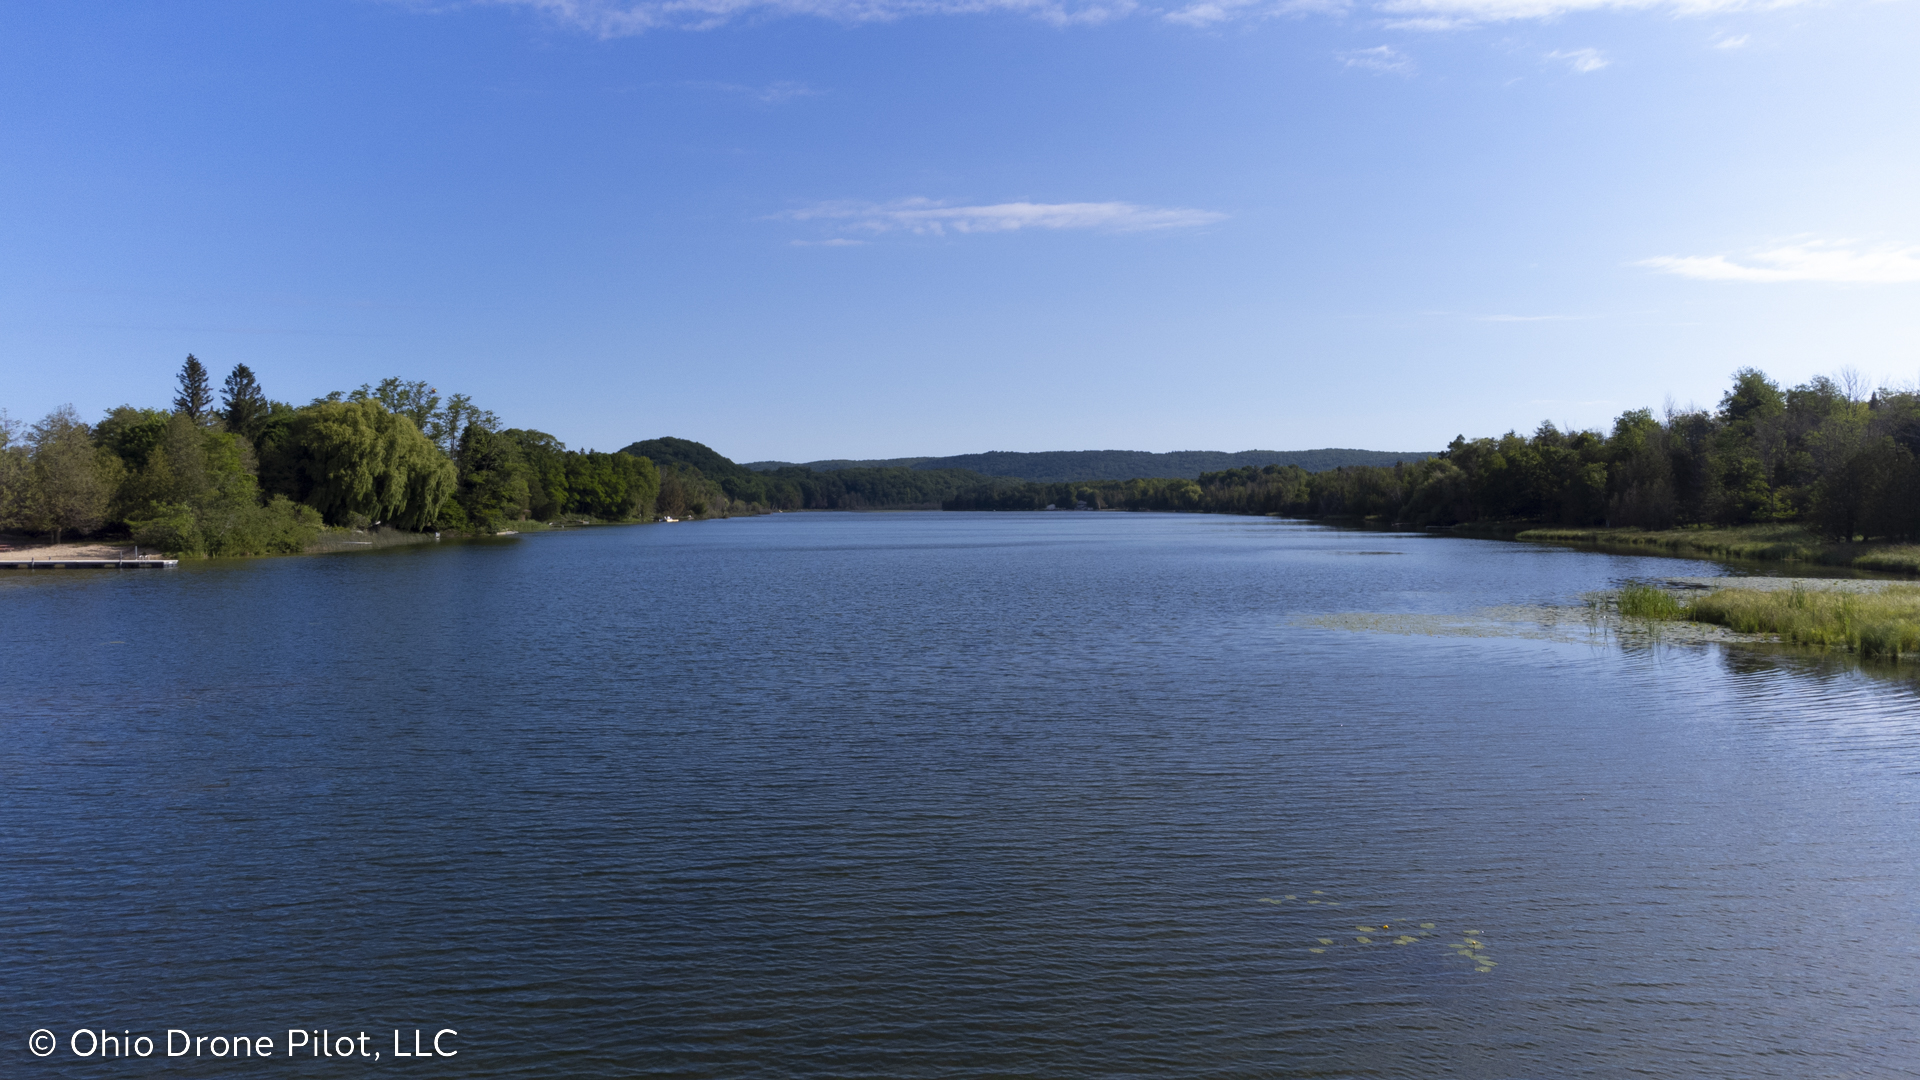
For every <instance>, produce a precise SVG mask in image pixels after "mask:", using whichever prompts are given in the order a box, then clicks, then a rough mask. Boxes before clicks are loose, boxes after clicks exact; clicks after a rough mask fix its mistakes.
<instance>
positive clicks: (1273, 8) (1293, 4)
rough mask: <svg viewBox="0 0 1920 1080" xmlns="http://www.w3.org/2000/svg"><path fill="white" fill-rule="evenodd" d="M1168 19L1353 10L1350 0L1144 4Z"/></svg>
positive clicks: (1201, 22)
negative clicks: (1158, 6) (1178, 4)
mask: <svg viewBox="0 0 1920 1080" xmlns="http://www.w3.org/2000/svg"><path fill="white" fill-rule="evenodd" d="M1143 8H1144V10H1146V11H1156V10H1158V11H1159V13H1160V17H1161V18H1163V19H1165V20H1167V21H1168V22H1176V23H1183V24H1185V25H1187V26H1214V25H1217V24H1220V23H1227V22H1239V21H1243V20H1250V19H1271V18H1275V17H1278V16H1281V15H1314V14H1321V15H1343V14H1345V13H1347V12H1348V11H1350V10H1352V8H1353V4H1352V3H1351V2H1350V0H1188V2H1187V3H1186V4H1183V5H1181V6H1180V7H1176V8H1174V9H1172V10H1170V11H1169V10H1166V9H1165V8H1158V9H1156V8H1154V7H1151V6H1145V5H1143Z"/></svg>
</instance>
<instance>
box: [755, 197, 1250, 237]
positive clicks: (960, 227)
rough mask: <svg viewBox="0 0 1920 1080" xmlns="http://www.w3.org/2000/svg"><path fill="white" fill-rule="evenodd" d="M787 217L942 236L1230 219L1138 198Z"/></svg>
mask: <svg viewBox="0 0 1920 1080" xmlns="http://www.w3.org/2000/svg"><path fill="white" fill-rule="evenodd" d="M780 216H781V217H783V218H785V219H787V220H789V221H816V222H830V223H832V224H834V225H836V226H838V227H840V228H846V229H856V230H860V231H863V232H872V233H886V232H909V233H921V234H930V235H934V236H939V235H944V234H945V233H948V232H956V233H1002V232H1018V231H1020V230H1022V229H1094V230H1099V231H1102V232H1152V231H1158V230H1162V229H1191V228H1195V227H1197V226H1201V225H1211V224H1213V223H1214V222H1217V221H1224V220H1226V215H1225V214H1220V213H1215V212H1214V211H1211V210H1190V209H1186V208H1183V207H1160V206H1139V205H1136V204H1134V203H1123V202H1100V203H1033V202H1008V203H992V204H987V205H978V206H954V205H950V204H947V203H942V202H937V201H935V200H933V199H900V200H896V201H894V202H889V203H864V202H830V203H819V204H816V205H814V206H809V207H805V208H802V209H799V210H793V211H789V212H788V213H785V214H782V215H780Z"/></svg>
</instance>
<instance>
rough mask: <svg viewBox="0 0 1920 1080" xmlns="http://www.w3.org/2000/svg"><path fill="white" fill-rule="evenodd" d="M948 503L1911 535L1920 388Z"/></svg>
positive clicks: (1637, 415)
mask: <svg viewBox="0 0 1920 1080" xmlns="http://www.w3.org/2000/svg"><path fill="white" fill-rule="evenodd" d="M943 506H944V507H945V508H946V509H949V510H1041V509H1047V508H1049V507H1053V508H1060V509H1073V508H1076V507H1087V508H1092V509H1106V508H1116V509H1127V510H1163V511H1185V512H1197V513H1221V514H1278V515H1283V516H1290V517H1319V518H1369V519H1377V520H1381V521H1385V522H1390V523H1404V524H1408V525H1458V524H1465V523H1473V522H1518V521H1525V522H1536V523H1543V524H1559V525H1569V526H1582V527H1586V526H1613V527H1632V528H1642V529H1669V528H1674V527H1678V526H1704V525H1747V524H1759V523H1782V522H1790V523H1797V524H1801V525H1804V526H1806V527H1808V528H1810V529H1812V530H1814V531H1817V532H1819V533H1821V534H1823V535H1825V536H1828V537H1831V538H1834V539H1839V540H1852V539H1856V538H1859V539H1888V540H1913V539H1920V393H1916V392H1915V391H1913V390H1903V389H1880V390H1875V391H1872V392H1866V391H1865V389H1864V387H1862V386H1860V385H1859V382H1858V380H1857V379H1853V378H1850V377H1843V378H1840V379H1834V378H1827V377H1819V378H1815V379H1812V380H1809V381H1808V382H1806V383H1803V384H1801V385H1799V386H1794V387H1789V388H1783V387H1782V386H1780V385H1779V384H1778V383H1776V382H1774V381H1773V380H1772V379H1769V378H1768V377H1767V376H1766V375H1765V373H1763V372H1761V371H1759V370H1757V369H1754V368H1742V369H1741V370H1739V371H1738V372H1736V373H1735V374H1734V377H1733V384H1732V386H1731V387H1730V388H1729V389H1728V390H1727V391H1726V393H1725V394H1724V395H1723V396H1722V397H1721V399H1720V402H1719V405H1718V407H1717V408H1714V409H1693V408H1689V409H1673V408H1669V409H1668V410H1666V412H1665V413H1664V414H1663V415H1655V414H1654V412H1653V411H1652V410H1651V409H1635V410H1632V411H1630V412H1626V413H1622V414H1621V415H1620V416H1619V417H1618V418H1617V419H1616V420H1615V421H1614V423H1613V430H1612V431H1611V432H1602V431H1561V430H1560V429H1559V428H1557V427H1555V426H1554V425H1553V424H1551V423H1545V424H1542V425H1540V427H1539V428H1538V429H1537V430H1535V431H1534V433H1533V434H1532V435H1530V436H1523V435H1520V434H1518V433H1515V432H1511V431H1510V432H1508V433H1507V434H1505V435H1502V436H1500V437H1498V438H1479V439H1473V440H1468V439H1467V438H1465V437H1464V436H1462V437H1459V438H1455V439H1454V440H1453V442H1452V443H1450V444H1449V445H1448V447H1447V449H1446V450H1445V451H1444V452H1443V453H1441V454H1440V455H1439V456H1437V457H1435V458H1432V459H1429V460H1426V461H1419V462H1402V463H1399V464H1395V465H1392V466H1385V467H1381V466H1345V467H1342V468H1338V469H1332V470H1329V471H1326V472H1318V473H1309V472H1307V471H1306V470H1304V469H1301V468H1299V467H1298V466H1293V465H1268V466H1265V467H1263V468H1252V467H1246V468H1239V469H1228V470H1223V471H1220V472H1211V473H1204V474H1202V475H1201V476H1200V477H1199V479H1198V480H1178V479H1175V480H1167V479H1135V480H1125V481H1102V482H1096V483H1079V484H1037V483H1023V484H1014V485H1005V484H999V485H979V486H976V487H974V488H972V489H969V490H967V491H963V492H960V493H958V494H956V495H955V496H953V497H951V498H949V499H947V500H945V501H944V502H943Z"/></svg>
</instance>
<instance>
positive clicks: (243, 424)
mask: <svg viewBox="0 0 1920 1080" xmlns="http://www.w3.org/2000/svg"><path fill="white" fill-rule="evenodd" d="M220 400H221V410H220V412H221V415H222V416H223V417H224V418H225V419H226V421H227V430H228V431H231V432H233V433H234V434H236V435H239V436H241V437H242V438H244V439H246V440H247V441H249V442H251V441H253V439H254V438H255V437H256V436H258V435H259V434H260V428H261V427H262V425H264V424H265V423H266V421H267V415H268V413H269V412H270V410H271V406H270V405H269V404H268V402H267V395H266V394H265V393H263V392H261V390H260V383H259V381H258V380H256V379H255V378H254V377H253V370H252V369H251V368H249V367H247V365H245V364H235V365H234V366H233V371H231V372H230V373H228V375H227V381H226V383H225V384H224V385H223V386H222V387H221V395H220Z"/></svg>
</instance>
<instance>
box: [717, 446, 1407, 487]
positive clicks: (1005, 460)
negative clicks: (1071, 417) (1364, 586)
mask: <svg viewBox="0 0 1920 1080" xmlns="http://www.w3.org/2000/svg"><path fill="white" fill-rule="evenodd" d="M1433 456H1434V453H1433V452H1431V451H1417V450H1410V451H1398V450H1355V449H1344V448H1337V447H1328V448H1326V449H1321V450H1242V451H1239V452H1238V453H1228V452H1226V451H1222V450H1175V451H1171V452H1169V453H1164V454H1156V453H1152V452H1150V451H1146V450H1048V451H1040V452H1036V453H1021V452H1017V451H1009V450H994V451H989V452H987V453H984V454H955V455H953V456H951V457H925V458H912V457H910V458H870V459H866V460H851V459H846V458H830V459H827V460H824V461H808V462H800V463H799V464H801V465H802V466H804V467H805V468H809V469H813V470H815V471H816V472H828V471H832V470H835V469H877V468H909V469H969V470H971V471H973V472H977V473H980V474H981V475H983V476H1002V477H1008V478H1011V479H1016V480H1034V481H1039V482H1041V483H1063V482H1074V481H1082V480H1132V479H1136V478H1138V479H1187V480H1193V479H1197V478H1198V477H1199V476H1200V474H1201V473H1208V472H1220V471H1222V470H1224V469H1240V468H1245V467H1248V466H1252V467H1254V468H1262V467H1264V466H1267V465H1298V466H1300V467H1301V468H1303V469H1305V470H1307V471H1308V472H1326V471H1328V470H1330V469H1338V468H1341V467H1342V466H1346V465H1392V464H1395V463H1396V462H1401V461H1424V460H1426V459H1427V458H1430V457H1433ZM792 464H795V463H794V462H787V461H751V462H748V463H747V466H746V467H747V468H749V469H752V470H754V471H755V472H767V471H769V470H772V469H779V468H784V467H786V466H789V465H792Z"/></svg>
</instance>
